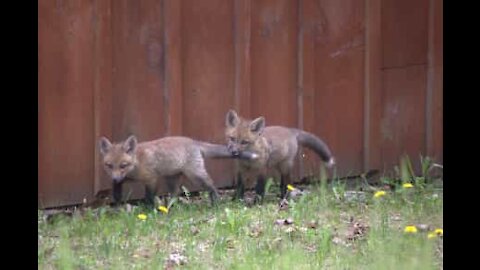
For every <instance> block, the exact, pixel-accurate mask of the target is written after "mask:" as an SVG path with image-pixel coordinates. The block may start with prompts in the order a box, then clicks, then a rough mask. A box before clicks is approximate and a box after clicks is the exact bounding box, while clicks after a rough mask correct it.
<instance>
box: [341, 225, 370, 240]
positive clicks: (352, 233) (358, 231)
mask: <svg viewBox="0 0 480 270" xmlns="http://www.w3.org/2000/svg"><path fill="white" fill-rule="evenodd" d="M367 230H368V225H366V224H364V223H363V222H361V221H356V222H352V223H350V226H349V228H348V231H347V233H346V238H347V240H350V241H352V240H357V239H359V238H361V237H363V236H365V234H366V232H367Z"/></svg>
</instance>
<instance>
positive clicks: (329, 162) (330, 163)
mask: <svg viewBox="0 0 480 270" xmlns="http://www.w3.org/2000/svg"><path fill="white" fill-rule="evenodd" d="M334 165H335V159H334V158H333V157H332V158H331V159H330V160H329V161H328V163H327V167H328V168H331V167H333V166H334Z"/></svg>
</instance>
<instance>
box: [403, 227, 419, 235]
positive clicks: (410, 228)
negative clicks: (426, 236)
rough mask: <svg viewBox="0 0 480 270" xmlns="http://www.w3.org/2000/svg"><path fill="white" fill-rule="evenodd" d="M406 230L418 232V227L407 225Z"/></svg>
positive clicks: (407, 231)
mask: <svg viewBox="0 0 480 270" xmlns="http://www.w3.org/2000/svg"><path fill="white" fill-rule="evenodd" d="M404 232H406V233H416V232H417V227H415V226H407V227H405V230H404Z"/></svg>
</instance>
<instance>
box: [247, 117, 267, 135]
mask: <svg viewBox="0 0 480 270" xmlns="http://www.w3.org/2000/svg"><path fill="white" fill-rule="evenodd" d="M264 127H265V117H263V116H260V117H258V118H257V119H255V120H253V121H252V122H251V123H250V131H251V132H253V133H258V134H262V131H263V128H264Z"/></svg>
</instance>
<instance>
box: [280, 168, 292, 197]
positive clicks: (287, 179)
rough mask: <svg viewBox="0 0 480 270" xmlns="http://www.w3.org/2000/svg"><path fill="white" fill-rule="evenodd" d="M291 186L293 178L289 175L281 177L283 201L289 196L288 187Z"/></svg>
mask: <svg viewBox="0 0 480 270" xmlns="http://www.w3.org/2000/svg"><path fill="white" fill-rule="evenodd" d="M289 184H291V177H290V174H289V173H286V174H283V173H282V175H281V182H280V197H281V198H282V199H283V198H285V195H286V194H287V186H288V185H289Z"/></svg>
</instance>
